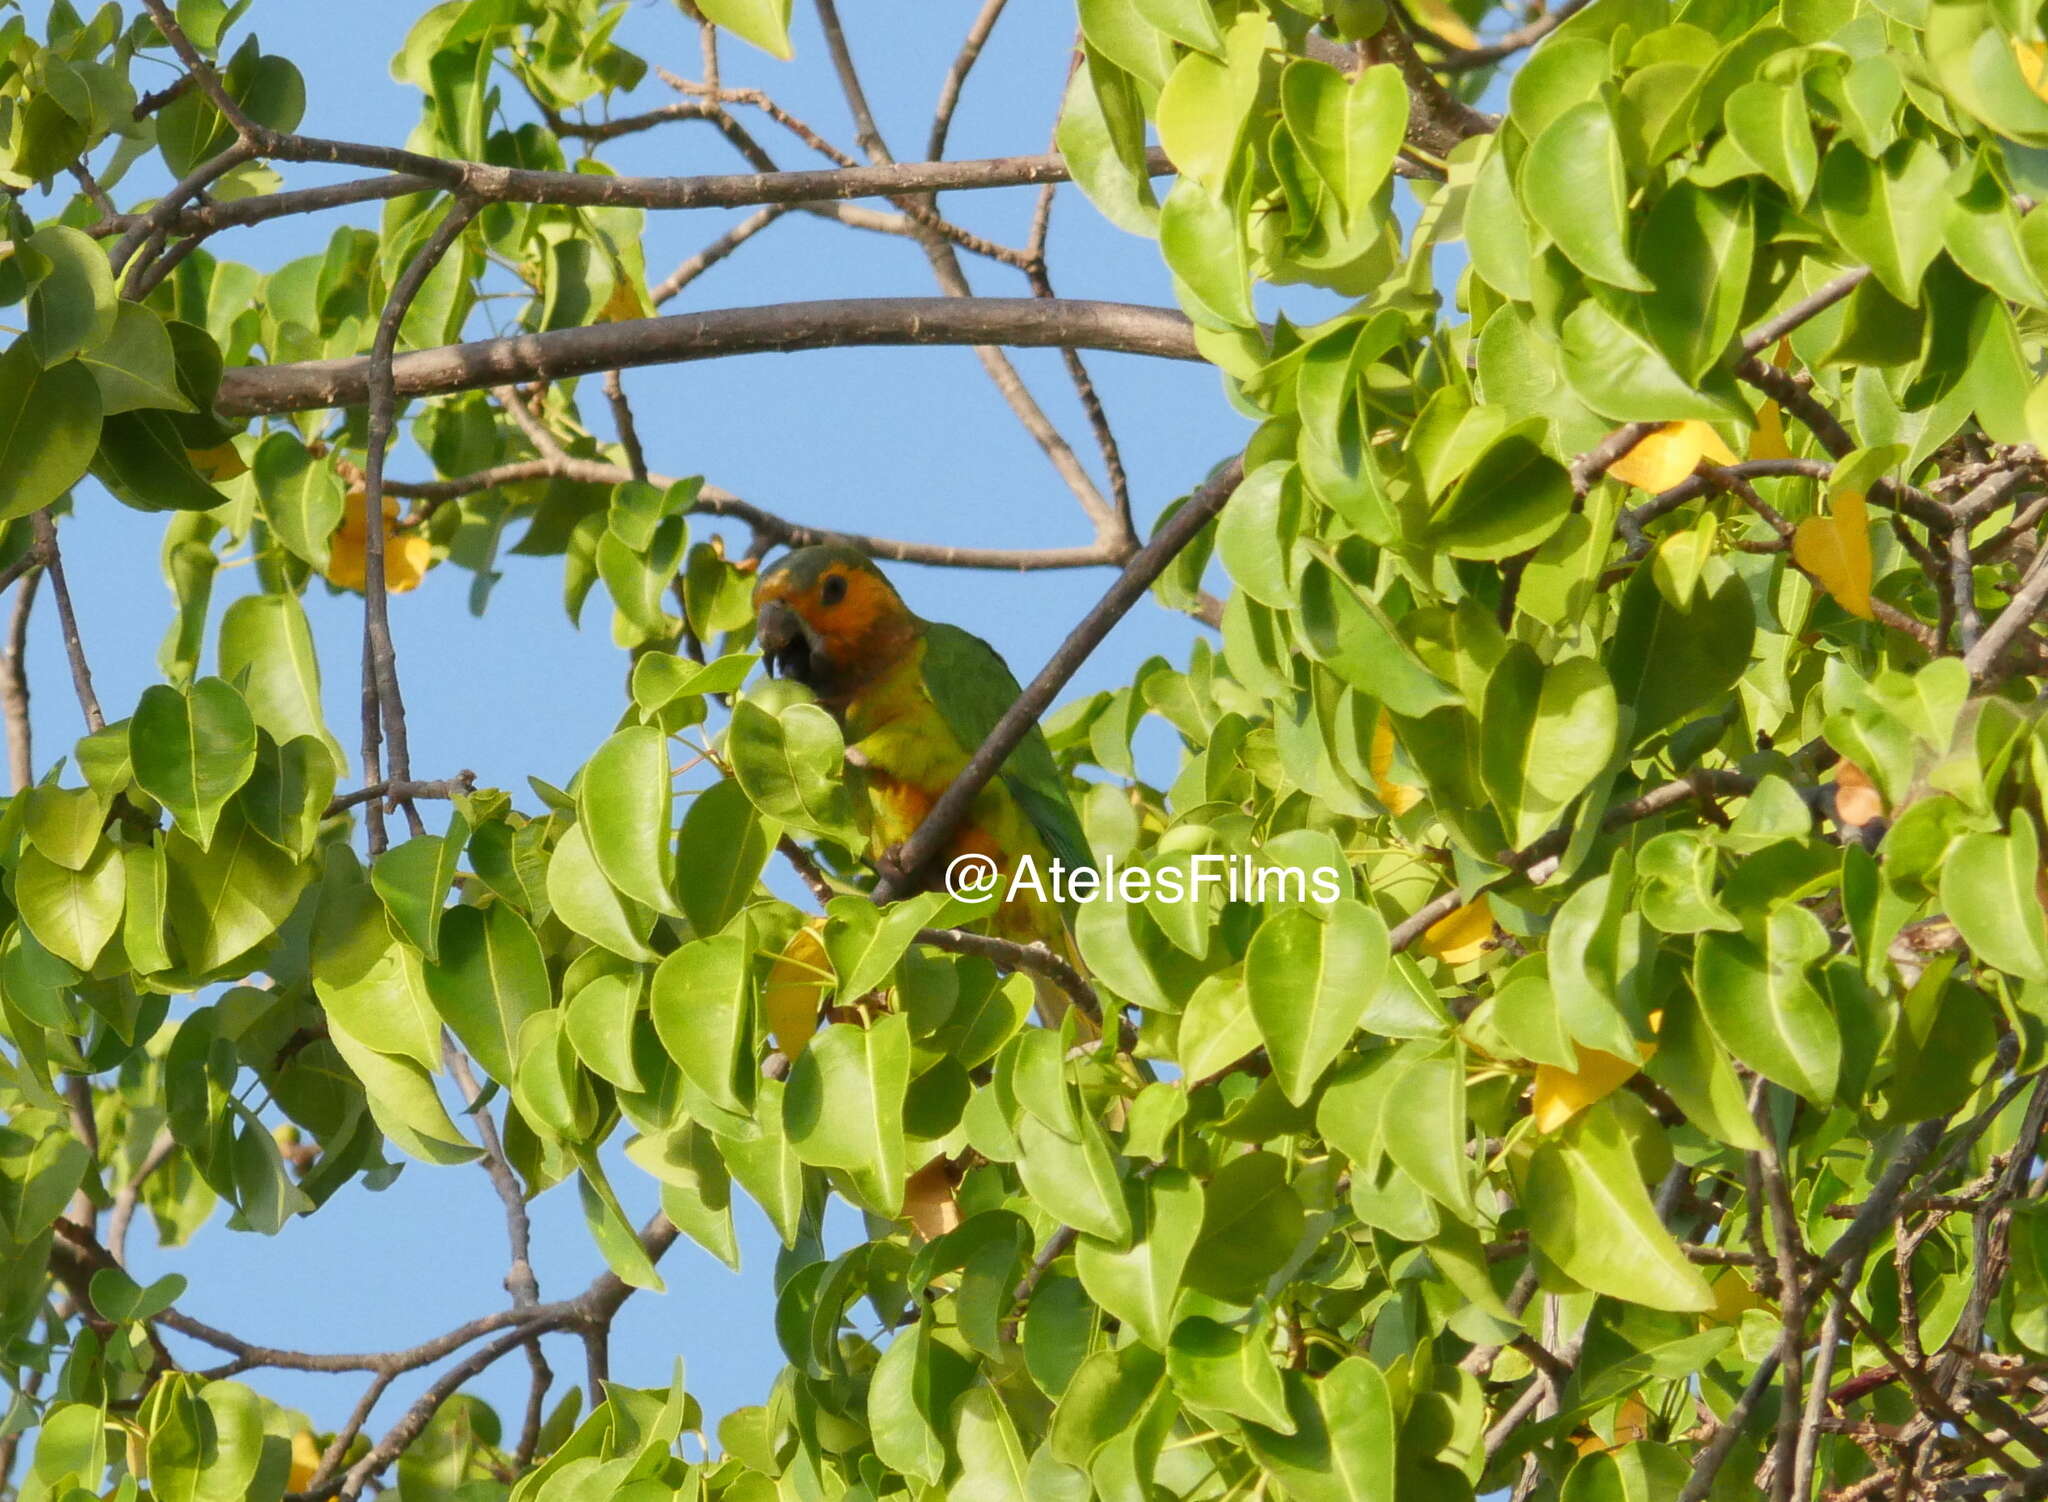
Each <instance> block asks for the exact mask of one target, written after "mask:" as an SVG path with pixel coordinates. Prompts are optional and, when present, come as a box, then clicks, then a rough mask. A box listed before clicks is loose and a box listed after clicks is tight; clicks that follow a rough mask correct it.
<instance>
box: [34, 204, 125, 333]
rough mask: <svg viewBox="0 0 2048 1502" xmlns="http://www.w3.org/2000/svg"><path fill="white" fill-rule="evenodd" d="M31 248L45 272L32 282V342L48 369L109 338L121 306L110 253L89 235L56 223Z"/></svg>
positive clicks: (42, 231) (40, 232) (37, 235)
mask: <svg viewBox="0 0 2048 1502" xmlns="http://www.w3.org/2000/svg"><path fill="white" fill-rule="evenodd" d="M27 246H28V249H29V250H30V251H31V252H33V253H34V254H35V255H36V256H37V257H38V258H39V259H40V262H41V265H42V268H43V269H42V273H41V275H39V276H34V277H32V279H31V280H30V283H29V294H28V339H29V343H30V344H31V345H32V346H34V348H35V352H36V358H37V360H39V361H41V362H42V365H43V367H44V368H45V369H48V368H49V367H51V366H53V365H61V364H63V363H64V362H65V361H66V360H69V359H70V358H71V357H72V356H74V355H76V354H78V353H80V352H81V351H83V350H88V349H91V348H93V347H94V346H95V345H97V344H100V343H102V342H103V341H104V340H106V339H107V338H108V337H110V336H111V335H112V334H113V332H114V330H115V328H116V326H117V323H118V320H119V316H120V310H121V303H120V300H119V299H118V298H116V297H115V296H114V274H113V272H112V270H111V269H110V268H109V267H108V265H107V253H106V251H105V250H103V249H102V248H101V247H99V246H98V245H95V244H93V242H92V239H91V237H90V236H88V235H86V234H84V233H82V232H81V231H79V230H75V229H72V228H70V227H69V226H67V225H61V224H53V225H51V226H49V227H48V228H47V229H39V230H37V231H36V232H35V233H34V234H32V235H30V236H29V237H28V242H27ZM136 311H137V312H140V311H141V310H140V309H137V310H136ZM144 316H145V317H147V316H148V315H146V314H145V315H144Z"/></svg>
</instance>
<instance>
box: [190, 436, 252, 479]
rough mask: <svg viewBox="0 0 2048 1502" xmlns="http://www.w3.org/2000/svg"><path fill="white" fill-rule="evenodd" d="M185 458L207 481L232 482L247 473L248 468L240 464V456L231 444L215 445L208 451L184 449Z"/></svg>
mask: <svg viewBox="0 0 2048 1502" xmlns="http://www.w3.org/2000/svg"><path fill="white" fill-rule="evenodd" d="M185 457H186V458H187V459H190V460H191V461H192V467H193V468H194V469H196V470H198V471H199V473H200V474H202V475H204V476H205V477H206V478H207V479H209V480H232V479H234V477H235V476H236V475H246V474H247V473H248V472H249V466H248V465H246V464H244V463H243V462H242V456H241V454H240V453H239V452H237V451H236V449H235V446H234V444H232V443H222V444H217V445H215V446H214V447H213V448H210V449H186V450H185Z"/></svg>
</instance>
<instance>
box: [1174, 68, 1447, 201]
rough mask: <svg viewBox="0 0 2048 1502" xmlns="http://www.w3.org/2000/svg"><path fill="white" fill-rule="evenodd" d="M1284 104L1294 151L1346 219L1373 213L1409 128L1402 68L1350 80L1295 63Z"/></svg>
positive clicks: (1283, 90)
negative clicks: (1318, 179) (1375, 203)
mask: <svg viewBox="0 0 2048 1502" xmlns="http://www.w3.org/2000/svg"><path fill="white" fill-rule="evenodd" d="M1280 105H1281V116H1282V118H1283V119H1284V120H1285V121H1286V122H1287V131H1288V134H1289V135H1291V136H1292V137H1293V138H1294V145H1295V149H1296V150H1298V151H1299V152H1300V153H1301V155H1302V158H1303V160H1305V161H1306V162H1307V163H1308V164H1309V167H1310V169H1311V170H1312V171H1313V172H1314V173H1315V175H1316V176H1317V177H1319V178H1321V179H1322V182H1323V186H1324V187H1325V188H1326V189H1327V190H1328V191H1329V192H1330V194H1331V195H1332V196H1333V197H1335V199H1336V200H1337V202H1338V203H1339V204H1340V205H1341V206H1342V208H1343V214H1344V218H1345V220H1346V222H1356V221H1357V220H1359V219H1360V218H1361V217H1362V216H1363V215H1365V214H1367V213H1370V212H1371V211H1372V207H1373V200H1374V199H1375V198H1376V197H1377V196H1378V194H1379V190H1380V188H1381V187H1382V186H1383V185H1384V184H1385V182H1386V180H1387V174H1388V173H1389V172H1391V171H1392V170H1393V168H1394V157H1395V155H1396V154H1397V153H1398V152H1399V151H1400V149H1401V141H1402V137H1403V135H1404V134H1405V133H1406V131H1407V129H1408V87H1407V85H1406V84H1405V83H1403V82H1402V81H1401V70H1400V69H1399V68H1397V67H1395V66H1394V65H1393V64H1392V63H1380V64H1377V65H1375V66H1373V67H1369V68H1361V69H1359V70H1358V72H1357V73H1356V74H1354V75H1352V76H1351V77H1348V78H1347V77H1346V76H1345V75H1344V74H1342V73H1340V72H1338V71H1337V70H1336V69H1335V68H1332V67H1330V66H1329V65H1328V64H1326V63H1319V62H1310V61H1307V60H1306V59H1301V60H1297V61H1294V62H1291V63H1289V64H1288V65H1287V68H1286V70H1285V71H1284V72H1283V73H1282V74H1281V75H1280ZM1175 160H1176V161H1178V160H1179V159H1178V158H1175Z"/></svg>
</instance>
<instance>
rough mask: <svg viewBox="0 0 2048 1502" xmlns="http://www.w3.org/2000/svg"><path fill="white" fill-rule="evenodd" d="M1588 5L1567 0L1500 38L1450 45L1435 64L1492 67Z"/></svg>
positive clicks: (1447, 68)
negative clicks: (1484, 41) (1476, 43)
mask: <svg viewBox="0 0 2048 1502" xmlns="http://www.w3.org/2000/svg"><path fill="white" fill-rule="evenodd" d="M1585 8H1586V0H1565V3H1564V4H1562V5H1560V6H1559V7H1558V8H1557V9H1556V10H1553V11H1546V12H1545V13H1544V14H1542V15H1540V16H1538V17H1537V18H1536V19H1535V20H1533V21H1531V22H1529V23H1528V24H1527V25H1525V26H1517V27H1516V28H1515V29H1514V30H1513V31H1510V32H1508V33H1507V34H1506V35H1505V36H1503V37H1501V38H1500V39H1499V40H1498V41H1492V42H1487V43H1485V44H1483V45H1482V46H1478V47H1448V46H1447V47H1445V48H1443V49H1442V56H1440V57H1438V58H1437V59H1436V61H1435V62H1434V64H1433V65H1432V66H1434V67H1435V68H1437V69H1438V70H1439V71H1441V72H1445V73H1469V72H1471V71H1472V70H1474V69H1476V68H1484V67H1489V66H1491V65H1492V64H1494V63H1497V62H1500V61H1501V60H1502V59H1503V58H1508V57H1512V56H1514V55H1515V54H1516V53H1517V52H1522V51H1525V50H1526V49H1528V48H1530V47H1533V46H1535V45H1536V44H1537V43H1538V42H1540V41H1542V40H1543V39H1544V38H1545V37H1547V36H1549V35H1550V34H1551V33H1552V32H1553V31H1555V30H1557V28H1558V27H1560V26H1562V25H1564V23H1565V22H1567V21H1569V20H1570V19H1571V18H1572V17H1573V16H1575V15H1577V14H1578V13H1579V12H1580V11H1582V10H1584V9H1585ZM1432 40H1440V39H1438V38H1432Z"/></svg>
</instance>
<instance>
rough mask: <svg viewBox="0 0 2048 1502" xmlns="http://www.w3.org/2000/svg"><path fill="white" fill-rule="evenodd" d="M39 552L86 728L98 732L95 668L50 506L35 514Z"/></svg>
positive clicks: (101, 721)
mask: <svg viewBox="0 0 2048 1502" xmlns="http://www.w3.org/2000/svg"><path fill="white" fill-rule="evenodd" d="M35 529H36V550H37V551H38V552H39V553H40V554H41V555H42V559H43V564H44V566H45V567H46V568H48V569H49V571H50V592H51V593H52V594H53V595H55V596H56V599H57V626H58V629H59V630H60V631H61V632H62V633H63V635H64V655H65V656H66V657H68V658H69V659H70V660H71V686H72V688H74V689H75V690H76V691H77V693H78V707H79V708H80V709H81V710H83V711H84V713H85V728H86V729H87V730H90V731H93V732H95V733H96V732H98V731H101V730H104V729H106V728H107V717H106V716H105V715H103V714H101V713H100V701H99V696H98V695H96V694H95V693H94V692H93V691H92V668H91V666H90V665H89V664H88V663H87V662H86V660H85V644H84V643H83V642H81V641H80V640H79V639H78V617H77V616H76V615H75V614H74V613H73V612H72V609H71V590H70V588H69V587H68V586H67V585H66V584H65V582H64V555H63V553H62V552H61V551H60V550H59V548H58V546H57V524H56V523H55V522H54V521H52V520H51V519H50V511H49V508H48V507H44V508H43V509H42V510H41V511H38V512H37V513H36V514H35Z"/></svg>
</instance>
